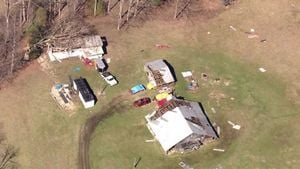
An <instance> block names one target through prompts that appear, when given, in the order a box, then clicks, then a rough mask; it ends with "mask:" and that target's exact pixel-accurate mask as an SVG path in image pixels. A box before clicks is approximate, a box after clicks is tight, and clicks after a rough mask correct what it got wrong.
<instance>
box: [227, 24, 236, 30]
mask: <svg viewBox="0 0 300 169" xmlns="http://www.w3.org/2000/svg"><path fill="white" fill-rule="evenodd" d="M229 28H230V29H232V30H234V31H237V30H236V28H235V27H233V26H232V25H230V26H229Z"/></svg>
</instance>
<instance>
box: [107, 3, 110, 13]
mask: <svg viewBox="0 0 300 169" xmlns="http://www.w3.org/2000/svg"><path fill="white" fill-rule="evenodd" d="M110 5H111V0H108V4H107V13H109V12H110Z"/></svg>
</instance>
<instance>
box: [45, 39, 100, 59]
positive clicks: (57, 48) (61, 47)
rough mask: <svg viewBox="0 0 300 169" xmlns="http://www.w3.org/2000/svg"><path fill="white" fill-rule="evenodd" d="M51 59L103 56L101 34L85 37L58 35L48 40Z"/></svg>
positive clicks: (48, 51)
mask: <svg viewBox="0 0 300 169" xmlns="http://www.w3.org/2000/svg"><path fill="white" fill-rule="evenodd" d="M47 46H48V50H47V54H48V56H49V58H50V61H56V60H58V61H60V60H62V59H67V58H71V57H80V58H81V57H84V58H88V59H96V58H102V56H103V54H104V51H103V42H102V39H101V37H100V36H99V35H94V36H84V37H71V38H70V37H58V38H55V39H53V40H50V41H48V42H47Z"/></svg>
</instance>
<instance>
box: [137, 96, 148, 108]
mask: <svg viewBox="0 0 300 169" xmlns="http://www.w3.org/2000/svg"><path fill="white" fill-rule="evenodd" d="M149 103H151V99H150V98H149V97H144V98H141V99H139V100H136V101H134V102H133V106H134V107H142V106H144V105H146V104H149Z"/></svg>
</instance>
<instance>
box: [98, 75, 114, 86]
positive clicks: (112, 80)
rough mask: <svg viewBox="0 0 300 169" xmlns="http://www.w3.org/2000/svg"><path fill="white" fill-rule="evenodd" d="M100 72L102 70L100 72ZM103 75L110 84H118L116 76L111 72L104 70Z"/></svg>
mask: <svg viewBox="0 0 300 169" xmlns="http://www.w3.org/2000/svg"><path fill="white" fill-rule="evenodd" d="M99 73H100V72H99ZM100 75H101V77H103V79H104V80H105V81H106V82H107V83H108V84H109V85H110V86H114V85H116V84H118V81H117V80H116V78H115V77H114V76H113V75H112V74H111V73H109V72H102V73H100Z"/></svg>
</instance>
